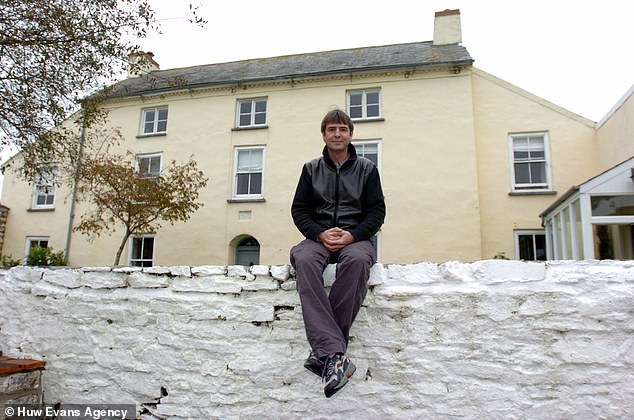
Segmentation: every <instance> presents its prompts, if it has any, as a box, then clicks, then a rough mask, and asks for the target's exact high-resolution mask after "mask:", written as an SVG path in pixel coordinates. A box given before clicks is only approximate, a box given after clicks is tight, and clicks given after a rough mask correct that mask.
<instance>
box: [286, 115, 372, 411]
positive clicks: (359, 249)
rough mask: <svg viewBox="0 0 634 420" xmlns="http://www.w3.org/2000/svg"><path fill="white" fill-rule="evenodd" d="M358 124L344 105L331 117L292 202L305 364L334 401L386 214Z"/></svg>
mask: <svg viewBox="0 0 634 420" xmlns="http://www.w3.org/2000/svg"><path fill="white" fill-rule="evenodd" d="M353 130H354V125H353V123H352V120H351V119H350V117H349V116H348V115H347V114H346V113H345V112H343V111H341V110H338V109H336V110H333V111H330V112H328V113H327V114H326V116H325V117H324V118H323V120H322V122H321V134H322V137H323V139H324V142H325V143H326V145H325V147H324V149H323V153H322V156H321V157H319V158H317V159H313V160H312V161H310V162H308V163H306V164H305V165H304V167H303V168H302V173H301V176H300V178H299V183H298V184H297V190H296V191H295V197H294V199H293V204H292V207H291V214H292V216H293V221H294V222H295V225H296V226H297V228H298V229H299V231H300V232H301V233H302V234H303V235H304V236H305V237H306V239H305V240H303V241H302V242H300V243H299V244H298V245H296V246H294V247H293V248H292V249H291V264H293V267H295V270H296V272H297V290H298V292H299V297H300V301H301V304H302V314H303V317H304V327H305V329H306V337H307V338H308V342H309V344H310V346H311V349H312V351H311V353H310V355H309V357H308V359H307V360H306V362H305V363H304V367H306V368H307V369H308V370H310V371H311V372H313V373H315V374H317V375H320V376H321V377H322V379H323V381H324V382H325V386H324V393H325V394H326V397H328V398H330V397H331V396H332V395H334V394H335V393H336V392H337V391H339V390H340V389H341V388H343V386H344V385H346V383H347V382H348V378H350V377H351V376H352V374H353V373H354V371H355V369H356V368H355V366H354V364H353V363H352V362H351V361H350V359H348V357H347V356H346V351H347V347H348V337H349V332H350V327H351V326H352V323H353V321H354V319H355V317H356V316H357V313H358V312H359V308H360V307H361V304H362V303H363V300H364V299H365V295H366V293H367V290H368V288H367V282H368V278H369V276H370V268H371V267H372V265H373V264H374V263H375V262H376V250H375V249H374V247H373V245H372V243H371V242H370V239H371V238H372V237H373V236H374V235H375V234H376V232H377V231H378V230H379V228H380V227H381V225H382V224H383V220H384V219H385V201H384V198H383V191H382V189H381V180H380V178H379V172H378V171H377V168H376V166H375V165H374V164H373V163H372V162H371V161H369V160H368V159H365V158H362V157H358V156H357V153H356V151H355V148H354V146H352V144H350V142H351V141H352V133H353ZM330 263H337V272H336V278H335V283H334V284H333V286H332V288H331V290H330V294H329V295H327V294H326V291H325V290H324V284H323V271H324V269H325V268H326V266H327V265H328V264H330Z"/></svg>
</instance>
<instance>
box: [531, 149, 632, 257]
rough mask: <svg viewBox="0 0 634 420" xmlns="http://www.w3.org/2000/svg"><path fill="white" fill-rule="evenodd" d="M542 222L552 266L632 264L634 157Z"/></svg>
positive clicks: (566, 198) (577, 191) (576, 190)
mask: <svg viewBox="0 0 634 420" xmlns="http://www.w3.org/2000/svg"><path fill="white" fill-rule="evenodd" d="M540 217H541V218H542V224H543V225H544V227H545V229H546V249H547V258H548V259H549V260H591V259H599V260H603V259H614V260H629V259H634V157H631V158H630V159H628V160H626V161H625V162H622V163H620V164H618V165H616V166H614V167H612V168H610V169H608V170H607V171H605V172H603V173H601V174H599V175H597V176H596V177H594V178H592V179H589V180H588V181H586V182H584V183H583V184H581V185H578V186H575V187H573V188H571V189H570V190H569V191H568V192H567V193H566V194H564V195H563V196H562V197H561V198H559V200H557V201H556V202H555V203H553V204H552V205H551V206H550V207H549V208H548V209H546V210H545V211H544V212H543V213H542V214H540Z"/></svg>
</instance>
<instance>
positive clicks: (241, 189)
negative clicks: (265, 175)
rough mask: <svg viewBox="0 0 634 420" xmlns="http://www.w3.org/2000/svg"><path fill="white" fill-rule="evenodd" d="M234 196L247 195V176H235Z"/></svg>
mask: <svg viewBox="0 0 634 420" xmlns="http://www.w3.org/2000/svg"><path fill="white" fill-rule="evenodd" d="M236 184H237V185H236V194H248V193H249V174H238V175H237V176H236Z"/></svg>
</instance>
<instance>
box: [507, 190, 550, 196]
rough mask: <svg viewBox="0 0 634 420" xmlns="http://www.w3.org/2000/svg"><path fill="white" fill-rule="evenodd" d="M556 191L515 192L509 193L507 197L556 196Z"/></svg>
mask: <svg viewBox="0 0 634 420" xmlns="http://www.w3.org/2000/svg"><path fill="white" fill-rule="evenodd" d="M556 194H557V191H554V190H517V191H511V192H510V193H509V196H520V195H556Z"/></svg>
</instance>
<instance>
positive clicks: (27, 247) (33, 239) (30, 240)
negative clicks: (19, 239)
mask: <svg viewBox="0 0 634 420" xmlns="http://www.w3.org/2000/svg"><path fill="white" fill-rule="evenodd" d="M42 241H46V246H45V247H42V248H48V246H49V244H50V243H51V237H50V236H38V235H34V236H27V237H26V244H25V247H24V261H25V262H26V260H27V258H29V253H30V252H31V248H33V247H34V246H35V245H39V243H40V242H42ZM34 242H37V243H36V244H35V245H34ZM40 246H41V245H40Z"/></svg>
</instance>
